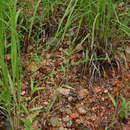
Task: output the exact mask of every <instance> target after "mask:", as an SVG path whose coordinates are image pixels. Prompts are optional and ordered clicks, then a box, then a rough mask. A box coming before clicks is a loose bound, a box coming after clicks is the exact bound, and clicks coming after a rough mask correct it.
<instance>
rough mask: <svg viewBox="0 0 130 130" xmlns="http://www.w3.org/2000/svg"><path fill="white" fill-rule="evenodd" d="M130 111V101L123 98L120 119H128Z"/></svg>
mask: <svg viewBox="0 0 130 130" xmlns="http://www.w3.org/2000/svg"><path fill="white" fill-rule="evenodd" d="M129 111H130V101H126V99H125V98H124V97H123V96H121V108H120V111H119V115H120V118H121V119H122V120H123V119H128V112H129Z"/></svg>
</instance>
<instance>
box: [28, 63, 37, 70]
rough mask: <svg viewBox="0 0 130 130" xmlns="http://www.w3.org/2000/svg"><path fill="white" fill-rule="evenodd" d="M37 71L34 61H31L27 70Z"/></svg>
mask: <svg viewBox="0 0 130 130" xmlns="http://www.w3.org/2000/svg"><path fill="white" fill-rule="evenodd" d="M37 69H38V65H37V64H36V63H35V62H34V61H32V62H31V63H30V64H29V65H28V67H27V70H28V71H32V72H34V71H36V70H37Z"/></svg>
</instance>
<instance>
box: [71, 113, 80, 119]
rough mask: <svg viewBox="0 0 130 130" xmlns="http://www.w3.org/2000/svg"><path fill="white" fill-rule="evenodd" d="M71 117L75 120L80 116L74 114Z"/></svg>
mask: <svg viewBox="0 0 130 130" xmlns="http://www.w3.org/2000/svg"><path fill="white" fill-rule="evenodd" d="M70 117H71V118H73V119H76V118H78V117H79V114H78V113H72V114H70Z"/></svg>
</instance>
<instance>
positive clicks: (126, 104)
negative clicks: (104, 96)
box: [108, 94, 130, 120]
mask: <svg viewBox="0 0 130 130" xmlns="http://www.w3.org/2000/svg"><path fill="white" fill-rule="evenodd" d="M108 95H109V97H110V99H111V101H112V103H113V105H114V107H115V114H114V119H115V116H116V114H118V116H119V117H120V118H121V119H122V120H124V119H128V112H129V111H130V101H126V99H125V98H124V97H123V96H122V95H121V106H120V108H119V110H118V108H117V106H118V103H117V101H116V100H115V99H114V98H113V97H112V96H111V94H108ZM117 110H118V111H119V112H117Z"/></svg>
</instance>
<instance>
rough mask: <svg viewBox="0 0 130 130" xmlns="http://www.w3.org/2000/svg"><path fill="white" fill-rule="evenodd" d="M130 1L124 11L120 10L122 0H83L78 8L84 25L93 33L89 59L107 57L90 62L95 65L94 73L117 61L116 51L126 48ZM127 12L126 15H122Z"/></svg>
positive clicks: (124, 6)
mask: <svg viewBox="0 0 130 130" xmlns="http://www.w3.org/2000/svg"><path fill="white" fill-rule="evenodd" d="M127 4H128V1H127V2H125V4H124V5H123V9H124V10H123V11H119V10H120V6H121V1H113V0H107V1H105V0H88V1H86V0H81V1H80V2H79V4H78V5H79V6H78V10H79V13H80V14H81V15H83V25H84V27H85V29H86V30H88V31H89V32H90V34H91V36H90V37H89V41H88V45H86V48H87V51H88V50H89V53H88V57H89V59H97V58H99V57H100V58H101V57H102V58H105V59H104V60H105V61H103V60H102V61H100V62H97V61H98V60H97V61H96V62H89V65H90V66H93V67H92V68H94V69H92V73H94V72H95V71H97V72H100V68H101V67H102V68H103V67H104V66H103V64H104V63H107V64H109V65H110V64H111V65H112V62H113V61H116V60H117V59H116V58H115V56H114V55H115V52H117V51H119V50H118V47H121V48H122V50H123V48H125V44H124V38H126V39H127V38H128V36H129V31H130V30H129V27H128V21H129V20H128V12H127V9H126V8H127ZM123 14H125V15H124V16H122V15H123Z"/></svg>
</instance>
